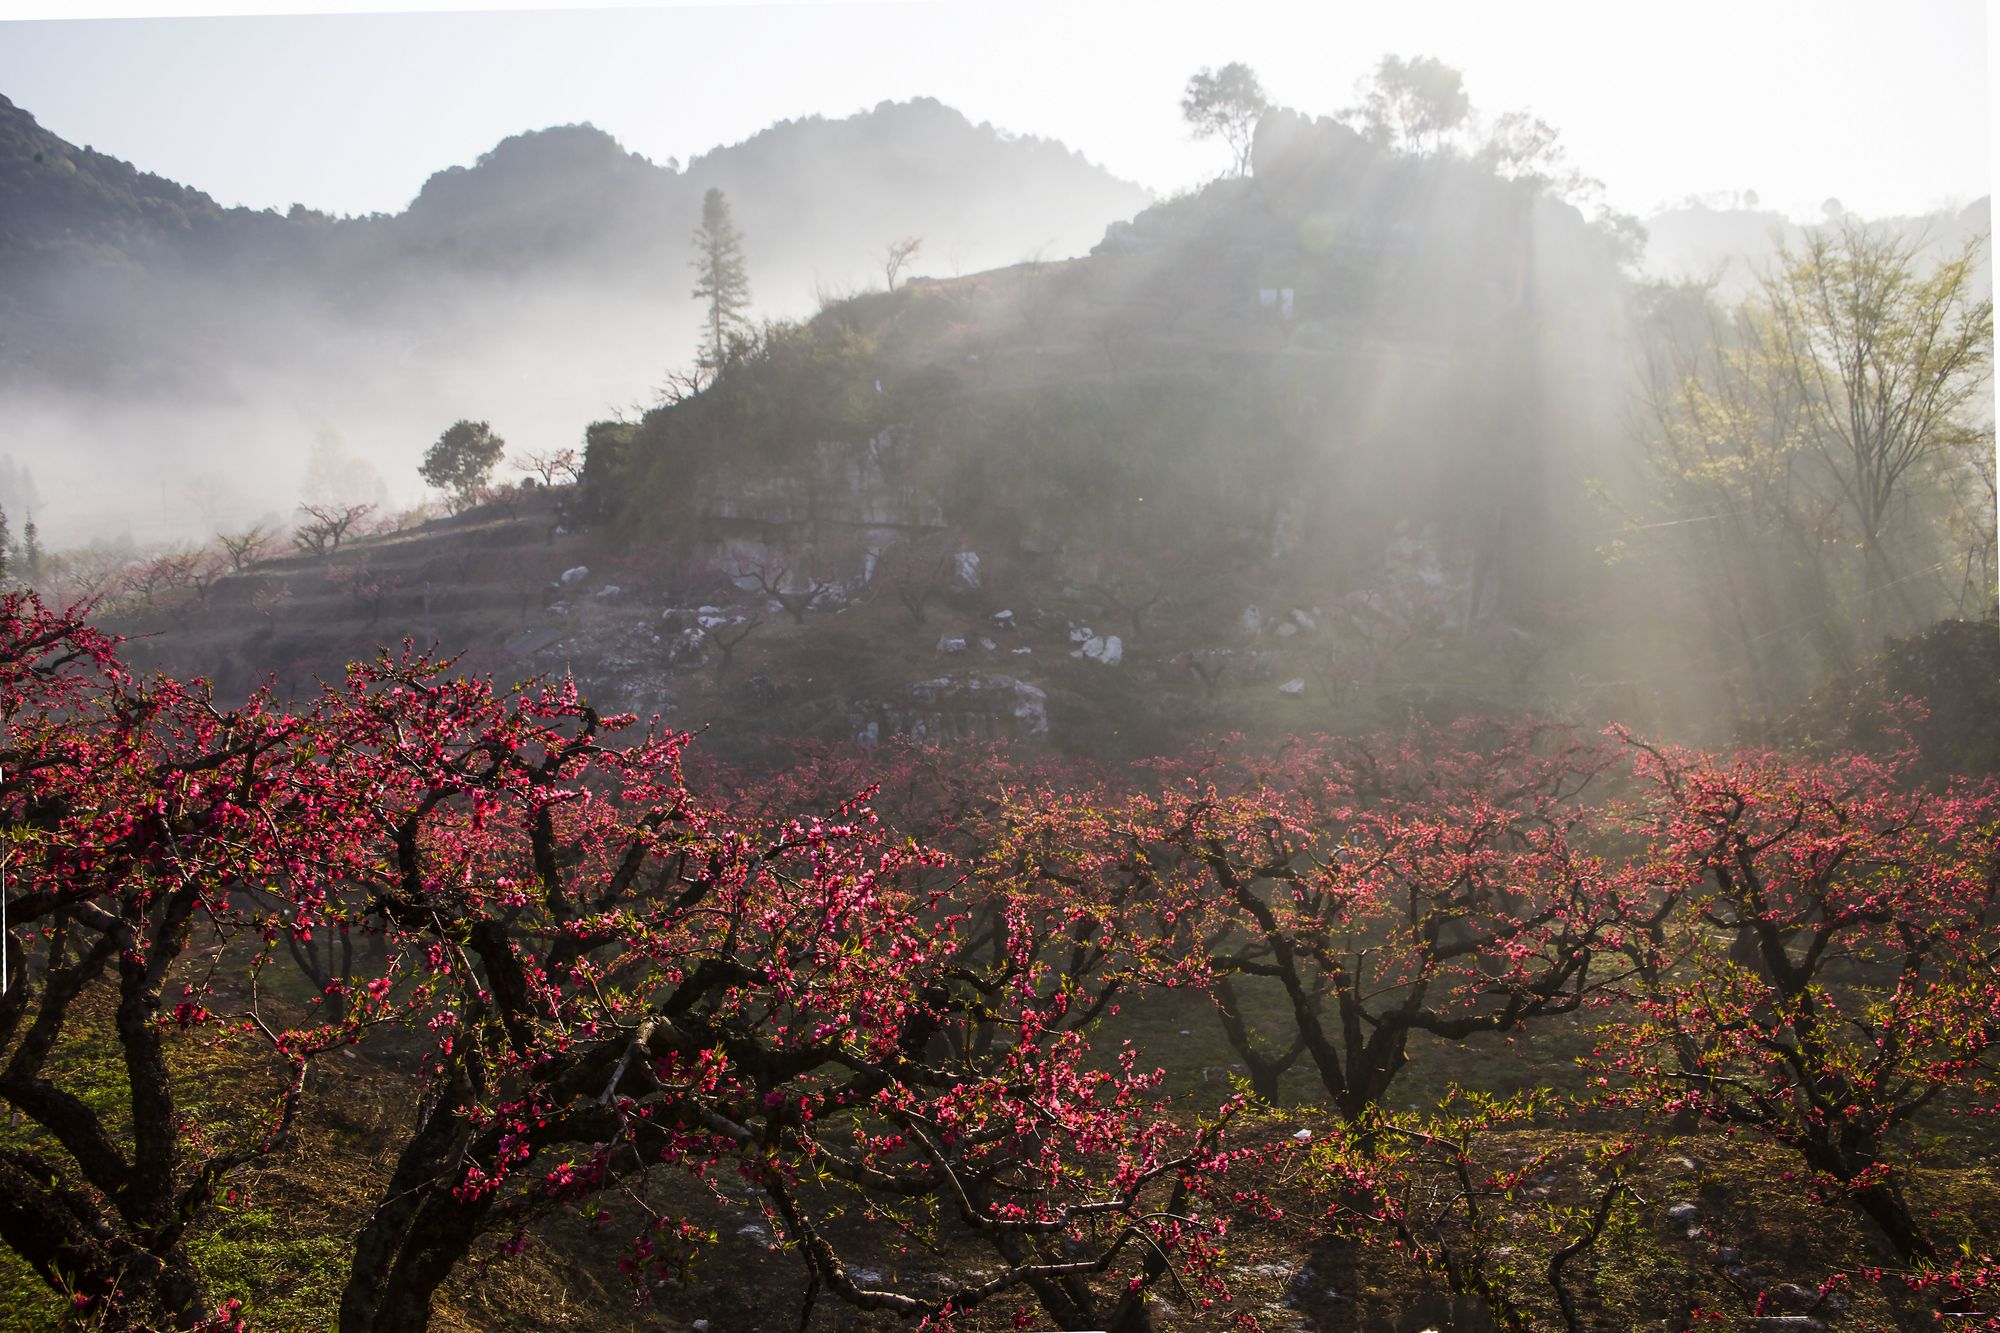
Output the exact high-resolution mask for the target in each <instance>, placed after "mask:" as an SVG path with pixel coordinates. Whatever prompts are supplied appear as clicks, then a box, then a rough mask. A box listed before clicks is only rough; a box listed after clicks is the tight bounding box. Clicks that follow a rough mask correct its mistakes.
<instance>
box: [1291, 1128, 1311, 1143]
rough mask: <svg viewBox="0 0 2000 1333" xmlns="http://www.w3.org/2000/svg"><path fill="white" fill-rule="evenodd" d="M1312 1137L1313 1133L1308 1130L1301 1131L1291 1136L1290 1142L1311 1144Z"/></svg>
mask: <svg viewBox="0 0 2000 1333" xmlns="http://www.w3.org/2000/svg"><path fill="white" fill-rule="evenodd" d="M1312 1136H1313V1132H1312V1131H1311V1130H1309V1129H1302V1130H1300V1131H1299V1132H1298V1133H1296V1134H1294V1135H1292V1142H1294V1143H1311V1142H1312Z"/></svg>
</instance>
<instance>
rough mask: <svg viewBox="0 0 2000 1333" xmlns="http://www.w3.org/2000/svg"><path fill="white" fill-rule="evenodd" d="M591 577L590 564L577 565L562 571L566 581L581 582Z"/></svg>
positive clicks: (563, 579) (563, 578)
mask: <svg viewBox="0 0 2000 1333" xmlns="http://www.w3.org/2000/svg"><path fill="white" fill-rule="evenodd" d="M589 577H590V566H589V565H575V566H573V567H571V568H569V569H565V570H564V571H563V573H562V581H563V582H564V583H580V582H582V581H583V580H584V579H587V578H589Z"/></svg>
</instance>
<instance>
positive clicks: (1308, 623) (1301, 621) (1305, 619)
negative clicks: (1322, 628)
mask: <svg viewBox="0 0 2000 1333" xmlns="http://www.w3.org/2000/svg"><path fill="white" fill-rule="evenodd" d="M1292 623H1293V624H1294V625H1297V626H1298V627H1299V628H1300V629H1302V630H1304V631H1305V632H1306V633H1308V634H1310V633H1312V632H1313V631H1314V630H1316V629H1318V628H1319V622H1318V621H1316V620H1314V619H1313V618H1312V617H1311V616H1309V615H1307V614H1306V613H1305V612H1303V611H1301V610H1299V609H1298V608H1297V607H1293V608H1292Z"/></svg>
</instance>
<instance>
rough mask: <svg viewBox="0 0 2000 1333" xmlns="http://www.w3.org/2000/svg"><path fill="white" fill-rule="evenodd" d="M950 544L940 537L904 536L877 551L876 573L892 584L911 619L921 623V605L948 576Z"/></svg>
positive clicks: (937, 591) (941, 585)
mask: <svg viewBox="0 0 2000 1333" xmlns="http://www.w3.org/2000/svg"><path fill="white" fill-rule="evenodd" d="M951 557H952V548H951V544H950V543H948V542H947V541H945V540H944V539H943V538H940V537H906V538H904V539H903V540H901V541H898V542H896V543H894V544H892V545H890V546H889V547H887V548H886V549H884V550H882V551H880V552H878V553H877V554H876V568H875V577H876V578H877V579H879V580H881V581H882V582H883V583H886V584H887V585H888V586H889V587H891V588H893V589H894V590H895V593H896V597H897V600H899V601H901V602H902V604H903V610H905V611H907V612H909V615H910V623H911V624H913V625H921V624H923V623H924V607H925V605H926V604H927V603H928V602H929V601H930V599H931V598H933V597H935V596H936V595H937V594H938V593H939V592H940V591H942V590H943V588H944V587H945V585H946V584H947V583H948V582H949V581H950V579H951V572H952V558H951Z"/></svg>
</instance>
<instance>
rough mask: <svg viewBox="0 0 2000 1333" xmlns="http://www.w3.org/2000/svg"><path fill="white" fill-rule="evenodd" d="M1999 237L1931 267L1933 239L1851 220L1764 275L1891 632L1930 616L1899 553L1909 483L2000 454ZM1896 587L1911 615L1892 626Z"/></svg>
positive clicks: (1812, 435)
mask: <svg viewBox="0 0 2000 1333" xmlns="http://www.w3.org/2000/svg"><path fill="white" fill-rule="evenodd" d="M1985 244H1986V238H1985V237H1975V238H1973V239H1971V240H1968V241H1967V242H1966V243H1965V246H1964V248H1963V249H1961V250H1960V251H1959V253H1958V254H1956V255H1954V256H1952V257H1951V258H1949V259H1946V260H1945V261H1944V262H1942V263H1940V264H1938V265H1937V266H1936V267H1935V268H1934V269H1932V270H1930V271H1929V272H1928V273H1926V272H1924V271H1923V266H1922V264H1921V263H1920V260H1919V253H1918V252H1919V245H1920V242H1919V241H1917V240H1912V239H1904V238H1900V237H1898V236H1897V235H1896V234H1895V233H1894V232H1891V231H1890V230H1888V229H1886V228H1876V227H1869V226H1867V225H1866V224H1864V223H1862V222H1860V221H1858V220H1853V219H1846V220H1843V221H1842V222H1841V223H1840V224H1839V225H1838V226H1837V227H1825V228H1819V229H1816V230H1814V231H1812V232H1809V233H1808V234H1807V236H1806V240H1805V243H1804V246H1803V248H1801V249H1800V250H1799V251H1797V252H1796V253H1795V252H1793V251H1790V250H1787V249H1781V250H1780V251H1779V253H1778V259H1777V265H1776V267H1775V269H1774V270H1773V271H1772V272H1771V273H1770V274H1769V275H1768V276H1767V277H1766V279H1765V281H1764V286H1763V298H1762V306H1763V309H1764V310H1765V312H1767V314H1768V317H1769V319H1770V320H1771V322H1772V324H1773V325H1774V327H1775V330H1776V332H1777V334H1778V335H1779V336H1778V337H1777V338H1775V339H1774V340H1773V342H1772V345H1771V351H1772V355H1773V358H1774V361H1775V366H1776V369H1777V370H1778V372H1779V373H1780V374H1782V375H1783V376H1785V377H1786V378H1787V379H1788V380H1789V381H1790V383H1791V385H1792V387H1793V389H1794V391H1795V392H1796V394H1797V395H1798V401H1799V405H1800V410H1801V412H1802V414H1803V418H1804V421H1803V425H1804V435H1805V439H1806V441H1807V442H1808V443H1809V445H1810V447H1811V449H1812V450H1813V452H1814V453H1815V454H1816V455H1817V456H1818V458H1819V459H1820V461H1821V462H1822V463H1823V464H1824V466H1825V468H1826V470H1827V473H1828V474H1829V475H1830V476H1831V477H1832V479H1833V481H1834V484H1835V486H1836V489H1837V490H1838V493H1839V496H1840V500H1841V502H1842V505H1843V506H1844V507H1845V509H1846V510H1847V513H1848V515H1849V518H1850V520H1851V522H1852V525H1853V526H1852V530H1851V531H1852V535H1853V537H1854V540H1855V541H1856V543H1857V544H1858V545H1859V546H1860V549H1861V557H1862V582H1863V596H1864V599H1865V608H1864V609H1865V612H1866V614H1867V616H1868V619H1869V621H1870V623H1871V625H1876V626H1877V627H1878V628H1884V629H1887V628H1905V629H1907V628H1911V627H1913V626H1912V625H1911V624H1910V623H1907V622H1912V621H1914V620H1916V619H1918V618H1919V616H1918V615H1916V614H1912V613H1914V612H1915V611H1916V607H1915V606H1914V604H1913V602H1912V599H1911V597H1910V595H1909V591H1908V587H1907V584H1906V583H1904V582H1902V581H1900V580H1899V578H1898V575H1899V572H1900V571H1899V569H1898V567H1897V563H1896V561H1895V559H1894V556H1893V546H1892V538H1893V535H1894V533H1893V529H1894V528H1895V526H1896V524H1897V520H1898V517H1899V510H1900V509H1901V508H1902V507H1903V501H1904V500H1905V492H1906V491H1907V490H1908V489H1909V487H1910V485H1911V483H1912V482H1914V481H1915V480H1916V479H1917V478H1918V477H1919V476H1921V475H1922V474H1923V472H1924V471H1925V470H1926V469H1928V468H1932V467H1938V468H1943V469H1946V470H1951V471H1956V470H1962V469H1965V468H1968V467H1970V466H1971V465H1972V463H1973V460H1974V459H1975V458H1976V457H1978V456H1979V455H1981V454H1989V455H1990V453H1991V452H1992V448H1993V433H1992V428H1991V426H1990V425H1989V424H1986V423H1985V421H1983V420H1981V418H1982V416H1983V412H1982V402H1983V401H1984V395H1985V390H1986V386H1987V385H1988V384H1989V383H1990V381H1991V375H1992V366H1993V298H1992V297H1991V296H1990V295H1986V296H1982V295H1981V294H1980V293H1979V291H1978V288H1977V286H1976V283H1977V280H1978V277H1979V273H1980V268H1979V256H1980V251H1981V249H1982V248H1983V247H1984V246H1985ZM1988 420H1990V418H1988ZM1891 591H1894V592H1895V593H1896V598H1897V604H1898V605H1899V606H1901V607H1902V608H1903V610H1904V612H1905V614H1904V615H1903V617H1902V619H1903V621H1904V622H1906V623H1904V624H1901V625H1892V624H1881V623H1880V622H1882V620H1883V617H1884V615H1885V612H1886V611H1887V609H1888V608H1887V607H1886V606H1885V605H1884V604H1883V599H1884V595H1885V594H1886V593H1889V592H1891Z"/></svg>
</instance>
